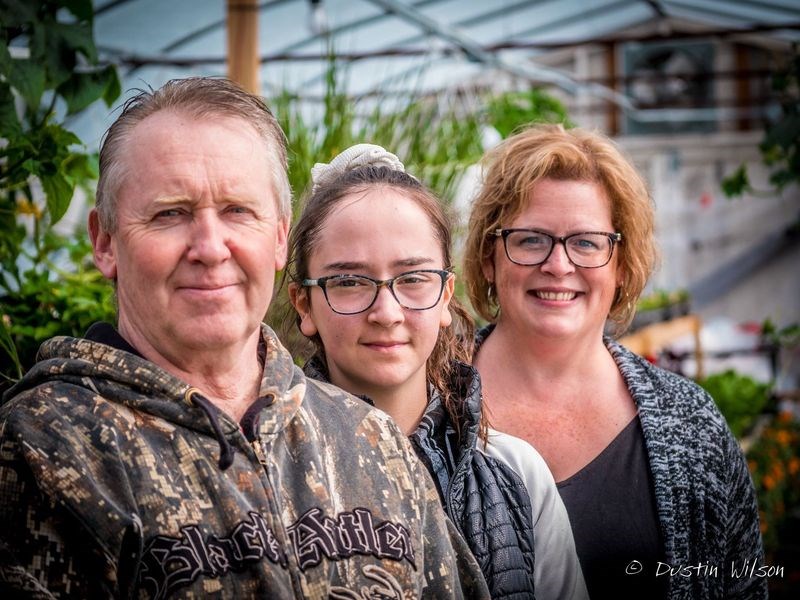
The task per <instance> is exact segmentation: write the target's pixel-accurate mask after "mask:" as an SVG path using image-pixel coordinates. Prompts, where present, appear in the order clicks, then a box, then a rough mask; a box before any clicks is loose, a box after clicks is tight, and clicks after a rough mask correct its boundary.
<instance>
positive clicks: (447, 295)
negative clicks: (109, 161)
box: [439, 274, 456, 327]
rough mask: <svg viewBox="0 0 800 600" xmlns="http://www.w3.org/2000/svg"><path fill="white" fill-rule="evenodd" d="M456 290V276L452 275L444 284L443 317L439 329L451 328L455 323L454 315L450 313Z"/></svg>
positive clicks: (440, 319)
mask: <svg viewBox="0 0 800 600" xmlns="http://www.w3.org/2000/svg"><path fill="white" fill-rule="evenodd" d="M455 290H456V276H455V275H453V274H451V275H450V276H449V277H448V278H447V281H446V282H445V284H444V290H443V291H442V298H443V301H442V316H441V317H440V318H439V327H449V326H450V323H452V322H453V315H452V314H451V313H450V299H451V298H452V297H453V294H454V293H455Z"/></svg>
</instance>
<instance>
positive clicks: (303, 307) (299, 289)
mask: <svg viewBox="0 0 800 600" xmlns="http://www.w3.org/2000/svg"><path fill="white" fill-rule="evenodd" d="M308 291H309V290H308V288H306V287H303V286H302V285H300V284H299V283H297V282H292V283H290V284H289V300H290V301H291V303H292V306H294V309H295V310H296V311H297V314H298V315H300V331H301V332H302V333H303V335H304V336H306V337H312V336H313V335H315V334H316V333H317V324H316V323H314V317H313V316H312V315H311V300H310V299H309V297H308Z"/></svg>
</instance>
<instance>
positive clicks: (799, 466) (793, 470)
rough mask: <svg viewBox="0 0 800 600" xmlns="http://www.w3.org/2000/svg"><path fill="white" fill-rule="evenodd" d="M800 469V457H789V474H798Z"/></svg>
mask: <svg viewBox="0 0 800 600" xmlns="http://www.w3.org/2000/svg"><path fill="white" fill-rule="evenodd" d="M798 471H800V458H797V457H796V456H793V457H792V458H790V459H789V474H790V475H797V472H798Z"/></svg>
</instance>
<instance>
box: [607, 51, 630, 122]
mask: <svg viewBox="0 0 800 600" xmlns="http://www.w3.org/2000/svg"><path fill="white" fill-rule="evenodd" d="M606 71H607V77H608V81H609V87H610V88H611V89H612V90H614V91H617V45H616V44H615V43H614V42H609V43H608V44H606ZM622 85H623V89H622V92H623V93H624V94H627V92H628V90H626V89H625V87H624V86H625V84H624V83H623V84H622ZM605 103H606V116H607V123H608V135H610V136H611V137H615V136H617V135H619V114H620V113H621V112H622V109H621V108H620V107H618V106H617V105H616V104H614V103H613V102H609V101H608V100H606V101H605Z"/></svg>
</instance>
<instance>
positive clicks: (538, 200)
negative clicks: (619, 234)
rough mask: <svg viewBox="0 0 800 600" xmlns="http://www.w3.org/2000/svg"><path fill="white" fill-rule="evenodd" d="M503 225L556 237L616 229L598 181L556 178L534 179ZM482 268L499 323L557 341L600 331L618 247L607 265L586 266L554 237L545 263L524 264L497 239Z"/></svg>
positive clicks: (616, 281)
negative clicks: (491, 286)
mask: <svg viewBox="0 0 800 600" xmlns="http://www.w3.org/2000/svg"><path fill="white" fill-rule="evenodd" d="M501 227H502V228H504V229H510V228H532V229H537V230H540V231H543V232H545V233H549V234H550V235H553V236H557V237H561V236H567V235H570V234H573V233H581V232H588V231H602V232H609V233H613V232H614V229H613V226H612V223H611V203H610V201H609V199H608V197H607V196H606V193H605V191H604V190H603V188H602V187H601V186H600V185H598V184H596V183H593V182H588V181H573V180H566V181H561V180H555V179H542V180H539V181H537V182H536V183H535V184H533V186H531V189H530V191H529V193H528V199H527V202H526V204H525V206H524V208H523V210H522V213H521V214H520V215H519V216H518V217H517V218H516V219H514V220H513V221H512V222H510V223H501ZM483 273H484V276H485V277H486V278H487V280H488V281H490V282H492V281H493V282H494V286H495V289H496V293H497V300H498V303H499V305H500V316H499V317H498V321H499V322H504V323H507V324H508V325H510V326H511V327H510V328H509V330H510V331H516V332H518V333H519V334H520V335H522V336H528V337H530V336H535V337H537V338H539V339H551V340H555V341H557V340H565V339H571V338H578V337H580V338H583V337H584V336H589V338H591V336H600V335H602V332H603V327H604V325H605V321H606V317H607V316H608V312H609V310H610V309H611V304H612V303H613V301H614V295H615V292H616V288H617V286H618V285H619V282H620V278H621V274H620V272H619V269H618V268H617V249H615V250H614V255H613V257H612V259H611V261H610V262H609V263H608V264H607V265H605V266H603V267H598V268H594V269H586V268H580V267H576V266H575V265H573V264H572V263H571V262H570V260H569V259H568V258H567V255H566V252H565V249H564V245H563V244H560V243H558V242H556V244H555V245H554V247H553V250H552V253H551V254H550V256H549V257H548V259H547V260H546V261H545V262H543V263H541V264H539V265H535V266H522V265H517V264H515V263H512V262H511V261H510V260H509V259H508V257H507V256H506V252H505V249H504V247H503V241H502V239H501V238H496V241H495V242H494V250H493V252H492V254H491V256H490V257H489V259H487V260H486V261H485V262H484V264H483Z"/></svg>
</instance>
